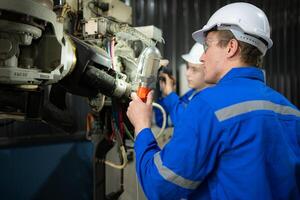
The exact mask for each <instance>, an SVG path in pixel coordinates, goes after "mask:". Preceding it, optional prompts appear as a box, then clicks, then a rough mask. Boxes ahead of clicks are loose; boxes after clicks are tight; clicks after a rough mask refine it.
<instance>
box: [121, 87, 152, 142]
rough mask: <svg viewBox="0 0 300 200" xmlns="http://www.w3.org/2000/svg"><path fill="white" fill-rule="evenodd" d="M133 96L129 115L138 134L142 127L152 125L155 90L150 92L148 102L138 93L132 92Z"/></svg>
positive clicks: (128, 110) (128, 111)
mask: <svg viewBox="0 0 300 200" xmlns="http://www.w3.org/2000/svg"><path fill="white" fill-rule="evenodd" d="M131 98H132V101H131V102H130V103H129V107H128V109H127V116H128V118H129V120H130V122H131V124H132V125H133V126H134V132H135V134H136V136H137V135H138V134H139V133H140V131H141V130H142V129H144V128H150V127H151V120H152V101H153V91H151V92H149V94H148V96H147V101H146V103H144V102H143V101H142V100H141V99H140V98H139V97H138V96H137V94H136V93H132V94H131Z"/></svg>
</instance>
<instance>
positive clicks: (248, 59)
mask: <svg viewBox="0 0 300 200" xmlns="http://www.w3.org/2000/svg"><path fill="white" fill-rule="evenodd" d="M218 37H219V39H221V40H220V41H219V43H218V45H219V46H220V47H225V46H226V45H227V44H228V42H229V41H230V40H231V39H236V38H235V37H234V35H233V34H232V33H231V31H229V30H219V31H218ZM237 41H238V43H239V46H240V49H241V53H240V56H241V60H242V62H244V63H246V64H248V65H253V66H257V67H262V61H263V59H262V58H263V57H262V53H261V52H260V51H259V50H258V48H256V47H255V46H252V45H250V44H248V43H245V42H242V41H239V40H237Z"/></svg>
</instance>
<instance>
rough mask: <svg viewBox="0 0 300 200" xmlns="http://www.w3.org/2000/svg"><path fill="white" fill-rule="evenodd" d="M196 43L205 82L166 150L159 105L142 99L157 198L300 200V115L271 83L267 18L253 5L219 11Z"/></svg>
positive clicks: (145, 152) (144, 164)
mask: <svg viewBox="0 0 300 200" xmlns="http://www.w3.org/2000/svg"><path fill="white" fill-rule="evenodd" d="M193 38H194V39H195V40H196V41H197V42H199V43H202V44H203V45H204V46H205V53H204V54H203V55H202V56H201V61H202V62H203V63H204V66H205V81H206V82H208V83H215V84H216V85H215V86H212V87H210V88H207V89H205V90H203V91H202V92H200V93H197V94H196V95H195V96H194V98H193V100H192V101H191V102H190V103H189V105H188V107H187V109H186V110H185V112H184V114H183V116H182V117H181V120H180V122H179V124H178V126H176V127H175V128H174V134H173V137H172V139H171V140H170V141H169V143H168V144H167V145H165V146H164V148H163V149H160V148H159V147H158V146H157V143H156V141H155V138H154V137H153V134H152V132H151V130H150V127H151V112H152V107H151V101H152V95H151V94H150V95H149V96H148V99H147V102H146V103H143V102H142V101H141V100H140V99H139V98H138V97H137V96H136V94H132V99H133V100H132V102H130V106H129V108H128V111H127V115H128V117H129V119H130V121H131V122H132V124H133V125H134V127H135V133H136V141H135V147H134V148H135V152H136V171H137V175H138V178H139V181H140V183H141V185H142V187H143V189H144V192H145V194H146V196H147V197H148V198H149V199H151V200H156V199H168V200H170V199H230V200H231V199H251V200H254V199H255V200H256V199H263V200H268V199H300V192H299V189H300V111H299V110H298V109H297V108H296V107H295V106H294V105H292V104H291V103H290V102H289V101H288V100H287V99H286V98H285V97H283V96H282V95H281V94H279V93H278V92H276V91H274V90H273V89H271V88H270V87H268V86H267V85H265V83H264V76H263V73H262V70H261V69H260V68H259V64H260V63H261V58H262V56H264V55H265V53H266V51H267V49H269V48H271V46H272V40H271V38H270V26H269V22H268V19H267V17H266V15H265V13H264V12H263V11H262V10H260V9H259V8H257V7H255V6H253V5H251V4H248V3H233V4H228V5H227V6H224V7H222V8H221V9H219V10H218V11H216V12H215V13H214V14H213V15H212V16H211V18H210V19H209V21H208V22H207V24H206V25H205V26H203V28H202V29H200V30H198V31H196V32H195V33H193Z"/></svg>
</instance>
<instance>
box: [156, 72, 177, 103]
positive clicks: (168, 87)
mask: <svg viewBox="0 0 300 200" xmlns="http://www.w3.org/2000/svg"><path fill="white" fill-rule="evenodd" d="M159 78H160V80H159V87H160V90H161V92H162V95H163V97H165V96H168V95H169V94H170V93H171V92H173V91H175V78H174V77H172V76H170V75H168V74H166V73H163V72H161V73H160V74H159Z"/></svg>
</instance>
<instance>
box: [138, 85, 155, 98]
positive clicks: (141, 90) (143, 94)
mask: <svg viewBox="0 0 300 200" xmlns="http://www.w3.org/2000/svg"><path fill="white" fill-rule="evenodd" d="M150 91H151V89H150V88H147V87H143V86H140V87H139V88H138V90H137V92H136V93H137V95H138V96H139V97H140V98H141V99H142V101H143V102H146V101H147V95H148V93H149V92H150Z"/></svg>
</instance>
